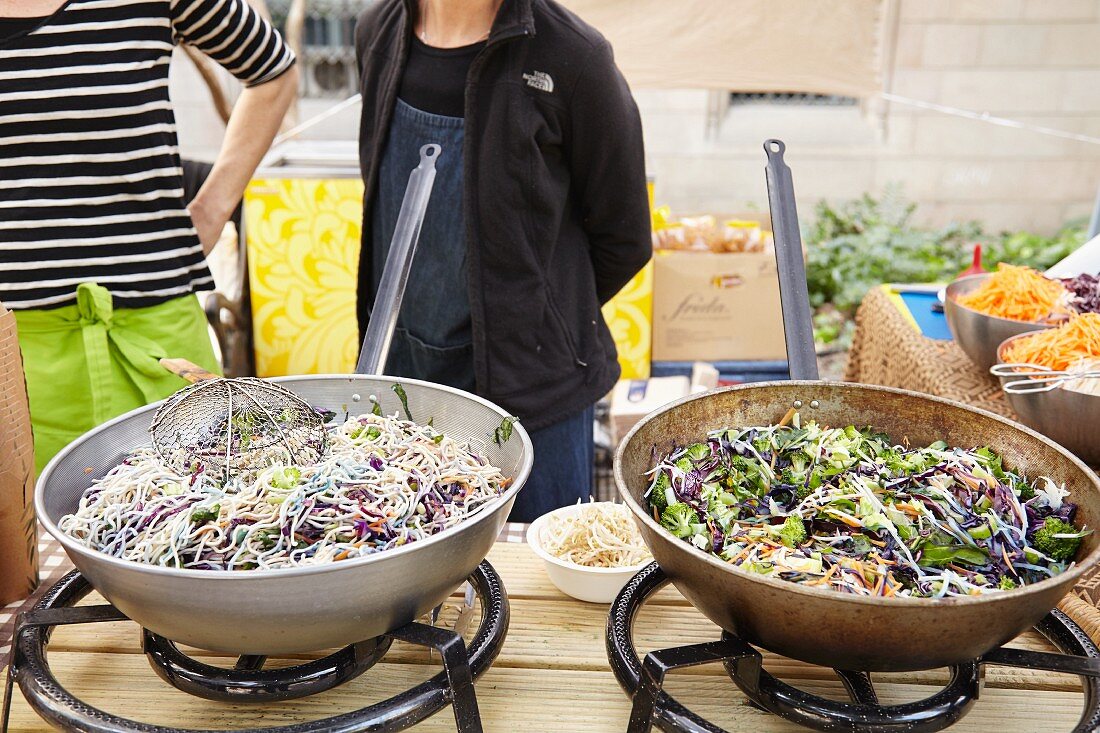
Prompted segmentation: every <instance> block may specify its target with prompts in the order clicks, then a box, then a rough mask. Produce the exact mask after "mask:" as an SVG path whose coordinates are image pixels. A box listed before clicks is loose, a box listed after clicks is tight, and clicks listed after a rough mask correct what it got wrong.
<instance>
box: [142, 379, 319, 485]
mask: <svg viewBox="0 0 1100 733" xmlns="http://www.w3.org/2000/svg"><path fill="white" fill-rule="evenodd" d="M149 432H150V434H151V435H152V438H153V448H154V449H155V450H156V452H157V456H159V457H160V459H161V461H162V462H163V463H164V464H165V465H166V466H167V467H168V468H170V469H172V470H173V471H175V472H177V473H180V474H188V473H193V472H199V471H201V472H204V473H208V474H213V475H215V476H219V477H222V478H224V479H226V480H228V479H229V478H230V477H231V476H240V475H247V474H252V473H254V472H255V471H258V470H261V469H263V468H266V467H267V466H272V465H283V466H295V465H297V466H308V465H311V464H315V463H317V462H318V461H320V460H321V458H322V457H324V455H325V453H326V452H327V451H328V446H329V443H328V433H327V432H326V431H325V426H324V419H323V417H322V416H321V415H320V414H319V413H318V412H317V411H316V410H314V409H313V408H312V407H311V406H310V405H309V403H307V402H306V401H305V400H303V399H302V398H300V397H298V396H297V395H296V394H294V393H293V392H291V391H290V390H288V389H285V388H283V387H280V386H279V385H277V384H273V383H271V382H266V381H264V380H262V379H256V378H254V377H239V378H236V379H222V378H218V377H213V375H208V376H207V375H204V376H202V377H200V378H199V379H198V381H196V382H195V383H194V384H192V385H190V386H188V387H185V388H184V389H182V390H180V391H179V392H176V393H175V394H174V395H172V396H171V397H170V398H169V399H168V400H166V401H165V402H164V404H163V405H161V407H160V409H158V410H157V412H156V415H155V416H154V417H153V423H152V425H151V426H150V427H149Z"/></svg>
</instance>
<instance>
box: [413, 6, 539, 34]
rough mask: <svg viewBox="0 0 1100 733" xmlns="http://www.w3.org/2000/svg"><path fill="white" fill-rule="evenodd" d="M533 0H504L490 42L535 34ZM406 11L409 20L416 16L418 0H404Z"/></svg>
mask: <svg viewBox="0 0 1100 733" xmlns="http://www.w3.org/2000/svg"><path fill="white" fill-rule="evenodd" d="M532 3H533V0H504V1H503V2H502V3H501V5H500V10H498V11H497V17H496V18H495V19H494V20H493V28H492V30H490V31H489V38H488V42H489V43H492V42H494V41H496V40H498V39H500V38H506V37H509V36H514V35H528V36H533V35H535V15H534V10H533V8H532ZM404 5H405V13H406V17H407V19H408V20H410V21H411V19H412V18H414V17H416V14H417V12H418V10H417V6H418V5H419V3H418V1H417V0H404ZM408 28H409V32H410V33H411V32H412V23H411V22H409V23H408Z"/></svg>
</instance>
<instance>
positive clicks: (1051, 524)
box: [1031, 517, 1081, 562]
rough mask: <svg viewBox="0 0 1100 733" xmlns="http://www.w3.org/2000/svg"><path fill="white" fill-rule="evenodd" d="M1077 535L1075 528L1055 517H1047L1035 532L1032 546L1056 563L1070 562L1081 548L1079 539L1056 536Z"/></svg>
mask: <svg viewBox="0 0 1100 733" xmlns="http://www.w3.org/2000/svg"><path fill="white" fill-rule="evenodd" d="M1065 534H1073V535H1075V534H1077V528H1076V527H1074V526H1073V525H1072V524H1069V523H1068V522H1063V521H1062V520H1061V519H1058V518H1056V517H1049V518H1047V520H1046V521H1045V522H1044V523H1043V526H1042V527H1040V528H1039V529H1038V530H1036V532H1035V538H1034V540H1032V543H1031V544H1032V545H1033V546H1034V547H1035V549H1036V550H1038V551H1039V552H1042V553H1044V554H1046V555H1049V556H1050V557H1051V558H1053V559H1055V560H1057V561H1058V562H1066V561H1067V560H1072V559H1073V556H1074V555H1076V554H1077V548H1078V547H1080V546H1081V538H1080V537H1059V536H1058V535H1065Z"/></svg>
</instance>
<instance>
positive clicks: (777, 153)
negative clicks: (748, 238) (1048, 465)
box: [764, 140, 818, 379]
mask: <svg viewBox="0 0 1100 733" xmlns="http://www.w3.org/2000/svg"><path fill="white" fill-rule="evenodd" d="M786 149H787V146H786V145H784V144H783V141H781V140H765V141H764V152H765V153H767V155H768V165H767V167H765V169H764V170H765V172H766V174H767V179H768V206H769V207H770V209H771V216H772V238H773V239H774V241H775V262H776V266H777V267H778V270H779V300H780V304H781V306H782V309H783V337H784V340H785V341H786V343H787V365H788V369H789V371H790V375H791V379H817V378H818V371H817V350H816V349H815V348H814V325H813V318H812V316H811V315H810V291H809V287H808V286H807V284H806V263H805V262H804V261H803V257H802V234H801V233H800V232H799V229H798V212H797V210H796V209H795V203H794V181H793V180H792V179H791V169H790V168H788V167H787V164H786V163H784V162H783V151H784V150H786Z"/></svg>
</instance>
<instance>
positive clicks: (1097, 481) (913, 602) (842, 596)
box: [614, 380, 1100, 608]
mask: <svg viewBox="0 0 1100 733" xmlns="http://www.w3.org/2000/svg"><path fill="white" fill-rule="evenodd" d="M791 386H794V387H805V388H807V389H821V388H832V387H843V388H856V389H861V390H868V391H872V392H885V393H890V394H898V395H905V396H907V397H919V398H921V399H924V400H928V401H930V402H935V403H938V404H942V405H949V406H951V407H957V408H961V409H963V410H966V411H967V412H971V413H973V414H975V415H980V416H981V417H984V418H987V419H989V420H993V421H994V422H998V423H1001V424H1003V425H1006V426H1008V427H1011V428H1013V429H1016V430H1020V431H1021V432H1023V433H1025V434H1026V435H1028V436H1029V437H1030V438H1033V439H1035V440H1038V441H1040V442H1042V443H1044V444H1045V445H1047V446H1049V447H1052V448H1054V449H1055V450H1057V451H1058V452H1059V453H1061V454H1062V456H1063V457H1065V458H1068V459H1069V460H1070V462H1071V463H1073V464H1074V465H1075V466H1077V467H1078V468H1079V469H1081V470H1082V472H1083V473H1084V474H1085V475H1086V476H1091V477H1092V483H1093V486H1092V488H1093V489H1094V490H1096V491H1100V478H1098V477H1097V476H1096V474H1094V473H1093V472H1092V470H1091V469H1090V468H1089V467H1088V466H1087V465H1085V463H1084V462H1083V461H1081V459H1079V458H1077V456H1075V455H1073V454H1072V453H1070V452H1069V451H1068V450H1066V449H1065V448H1063V447H1062V446H1061V445H1058V444H1057V443H1055V442H1054V441H1052V440H1050V439H1049V438H1047V437H1045V436H1043V435H1040V434H1039V433H1037V432H1036V431H1034V430H1032V429H1031V428H1029V427H1027V426H1025V425H1021V424H1020V423H1016V422H1013V421H1011V420H1008V419H1006V418H1003V417H1001V416H1000V415H996V414H994V413H992V412H988V411H986V410H982V409H979V408H977V407H971V406H969V405H964V404H962V403H961V402H955V401H954V400H948V399H944V398H943V397H935V396H932V395H927V394H922V393H920V392H914V391H912V390H907V389H896V388H894V387H880V386H878V385H871V384H858V383H854V382H834V381H825V380H791V381H776V382H754V383H752V384H744V385H736V386H732V387H722V388H719V389H716V390H711V391H709V392H704V393H701V394H696V395H689V396H687V397H683V398H681V399H679V400H676V401H675V402H670V403H668V404H667V405H664V406H663V407H660V408H658V409H657V410H654V411H653V412H651V413H650V414H648V415H646V416H645V417H644V418H642V419H641V420H640V421H639V422H638V423H637V424H636V425H635V426H634V427H633V428H631V430H630V432H628V433H627V434H626V436H625V437H624V438H623V440H622V442H621V443H619V447H618V448H616V450H615V464H614V475H615V486H616V488H617V489H618V492H619V496H620V498H622V500H623V501H624V502H626V504H627V506H629V507H630V509H631V511H633V512H634V516H635V518H636V519H640V520H641V521H642V522H644V523H645V524H646V526H648V527H649V528H650V529H651V530H653V531H654V532H658V533H660V534H659V535H658V536H660V537H662V538H663V539H666V540H668V541H670V542H674V543H677V546H679V545H683V547H682V548H680V549H682V550H684V551H686V552H688V553H689V554H690V555H691V556H692V557H694V558H696V559H697V560H700V561H702V562H706V563H707V564H709V565H711V566H712V567H715V568H718V569H720V570H721V571H723V572H726V573H732V574H733V575H736V576H738V577H741V578H744V579H746V580H750V581H752V582H755V583H761V584H764V585H767V586H769V587H771V588H774V589H776V590H781V591H787V592H789V593H797V594H799V595H804V596H806V597H808V598H819V599H831V600H834V601H839V602H843V603H855V604H859V605H865V606H873V607H883V608H896V607H898V606H910V607H931V608H935V607H946V606H963V605H979V604H996V603H1000V602H1004V601H1005V600H1006V598H1009V597H1012V598H1019V597H1022V596H1023V595H1032V594H1036V593H1039V592H1042V591H1044V590H1045V589H1047V588H1048V587H1049V586H1050V585H1054V584H1056V583H1063V582H1066V581H1067V580H1076V579H1078V578H1079V577H1080V576H1081V575H1083V574H1084V573H1085V572H1087V571H1088V570H1089V569H1091V568H1092V567H1093V566H1094V565H1096V564H1097V562H1098V561H1100V543H1098V544H1097V546H1096V547H1095V548H1094V549H1093V551H1092V552H1090V553H1089V554H1088V555H1087V556H1085V557H1084V558H1082V559H1081V560H1080V561H1078V562H1076V563H1075V564H1074V565H1073V567H1071V568H1069V569H1068V570H1066V571H1065V572H1063V573H1060V574H1058V575H1056V576H1054V577H1052V578H1047V579H1046V580H1041V581H1039V582H1038V583H1032V584H1030V585H1025V586H1023V587H1020V588H1016V589H1014V590H1012V591H1011V593H1005V594H1001V593H985V594H982V595H979V596H961V597H952V598H943V599H937V598H898V597H895V598H879V597H872V596H856V595H850V594H846V593H839V592H837V591H834V590H828V589H825V588H815V587H806V586H803V585H800V584H799V583H792V582H790V581H786V580H777V579H775V578H769V577H766V576H763V575H758V574H756V573H750V572H748V571H747V570H742V569H741V568H739V567H737V566H734V565H730V564H729V563H726V562H723V561H721V560H719V559H718V558H716V557H715V556H713V555H711V554H709V553H706V552H703V551H702V550H700V549H699V548H697V547H695V546H694V545H692V544H690V543H688V542H684V541H683V540H680V539H677V538H676V537H673V536H672V535H671V534H669V533H668V531H667V530H665V528H664V527H662V526H661V525H660V523H658V522H657V521H655V520H654V519H653V517H652V516H651V515H650V514H649V512H648V511H645V510H644V509H643V508H642V507H641V505H640V504H639V503H638V502H637V501H635V500H634V497H633V496H632V495H631V493H630V492H629V491H628V490H627V489H626V480H625V478H624V477H623V467H622V466H623V463H622V456H623V453H624V452H625V449H626V446H627V445H628V444H629V443H630V442H631V441H632V440H633V439H634V435H635V433H637V432H638V431H639V430H641V429H642V428H643V427H644V426H645V425H647V424H648V423H650V422H651V421H653V420H655V419H656V418H657V417H659V416H661V415H663V414H665V413H666V412H670V411H672V410H675V409H676V408H678V407H680V406H681V405H684V404H687V403H689V402H693V401H695V400H701V399H708V398H710V397H712V396H713V395H716V394H720V393H723V392H742V391H752V390H754V389H757V388H760V387H764V388H768V387H791ZM1072 495H1073V494H1072V493H1071V494H1070V496H1072ZM1094 530H1100V527H1097V528H1094ZM643 538H644V533H643ZM646 544H647V545H648V544H649V543H648V542H647V543H646ZM651 549H652V548H651ZM674 580H675V579H674Z"/></svg>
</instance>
